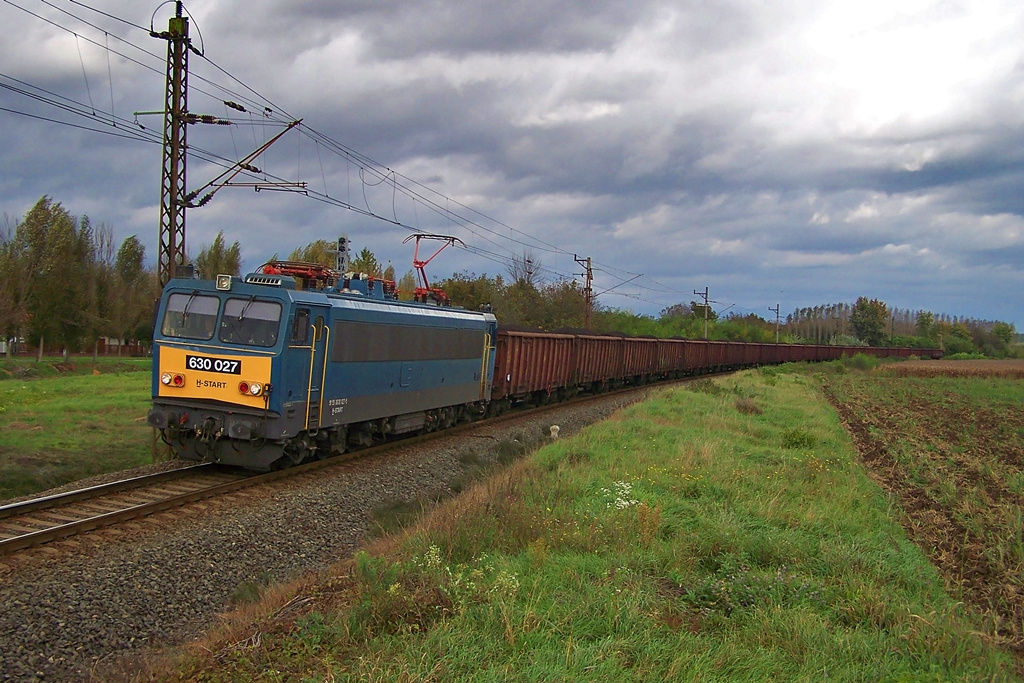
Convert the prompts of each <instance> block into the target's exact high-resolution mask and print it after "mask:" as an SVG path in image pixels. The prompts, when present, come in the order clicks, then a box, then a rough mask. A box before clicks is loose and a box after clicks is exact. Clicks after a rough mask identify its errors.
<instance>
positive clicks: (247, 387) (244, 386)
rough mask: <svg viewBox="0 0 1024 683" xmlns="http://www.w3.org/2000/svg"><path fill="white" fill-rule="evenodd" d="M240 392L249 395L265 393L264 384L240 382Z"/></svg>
mask: <svg viewBox="0 0 1024 683" xmlns="http://www.w3.org/2000/svg"><path fill="white" fill-rule="evenodd" d="M238 393H240V394H246V395H247V396H259V395H260V394H262V393H263V385H262V384H260V383H259V382H239V383H238Z"/></svg>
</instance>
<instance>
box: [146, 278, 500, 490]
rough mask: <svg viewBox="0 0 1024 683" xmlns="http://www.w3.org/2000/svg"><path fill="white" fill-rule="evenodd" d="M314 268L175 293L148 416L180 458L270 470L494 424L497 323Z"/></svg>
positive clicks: (165, 316)
mask: <svg viewBox="0 0 1024 683" xmlns="http://www.w3.org/2000/svg"><path fill="white" fill-rule="evenodd" d="M310 267H313V266H311V264H288V263H286V262H282V263H277V264H276V267H275V266H274V265H272V266H271V267H264V268H262V269H261V270H262V271H263V272H260V273H254V274H250V275H247V276H246V277H244V278H239V277H232V276H227V275H221V276H218V277H217V279H216V281H205V280H194V279H174V280H171V281H170V282H169V283H168V284H167V286H166V287H165V288H164V291H163V295H162V297H161V299H160V304H159V308H158V311H157V324H156V329H155V333H154V345H153V369H154V372H153V408H152V409H151V410H150V411H149V414H148V418H147V419H148V423H149V424H150V425H151V426H153V427H155V428H157V429H159V430H160V431H161V433H162V435H163V438H164V440H165V441H166V442H167V443H168V444H169V445H170V447H171V449H172V451H173V452H174V454H175V455H176V456H177V457H179V458H182V459H186V460H200V461H204V460H210V461H216V462H221V463H225V464H231V465H239V466H243V467H246V468H249V469H255V470H269V469H272V468H275V467H279V466H286V465H288V464H298V463H301V462H303V461H306V460H311V459H316V458H320V457H326V456H328V455H337V454H340V453H344V452H346V451H347V450H349V449H350V448H354V447H361V446H367V445H370V444H371V443H373V442H374V441H375V440H380V439H383V438H385V437H387V436H389V435H392V434H402V433H409V432H420V431H431V430H433V429H438V428H444V427H449V426H452V425H454V424H456V423H457V422H461V421H468V420H472V419H476V418H479V417H481V416H483V415H484V413H485V411H486V408H487V403H488V400H489V398H490V395H491V384H492V380H493V368H494V354H495V339H496V333H497V322H496V320H495V318H494V316H493V315H491V314H490V313H483V312H474V311H467V310H462V309H457V308H448V307H439V306H436V305H430V304H426V303H418V302H405V301H399V300H398V299H397V297H396V294H395V290H394V283H392V282H389V281H385V280H380V279H376V278H372V277H367V276H365V275H359V274H348V275H345V276H342V275H340V274H339V273H336V272H334V271H330V270H329V269H322V270H321V271H319V272H312V271H310V270H309V268H310ZM288 273H291V275H289V274H288ZM297 282H298V283H299V285H301V286H297Z"/></svg>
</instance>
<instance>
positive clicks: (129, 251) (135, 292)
mask: <svg viewBox="0 0 1024 683" xmlns="http://www.w3.org/2000/svg"><path fill="white" fill-rule="evenodd" d="M145 262H146V247H145V246H144V245H143V244H142V242H141V241H139V238H138V237H137V236H135V235H132V236H130V237H127V238H125V240H124V241H123V242H121V247H120V248H119V249H118V250H117V257H116V258H115V259H114V273H115V279H116V281H117V288H116V291H117V295H116V299H117V306H116V310H117V314H116V321H117V324H116V326H115V329H116V330H117V332H116V334H117V336H118V337H119V338H120V339H121V340H123V341H131V340H133V339H139V335H138V334H137V331H138V328H139V325H140V324H142V323H143V322H146V320H147V318H148V317H149V316H150V314H151V313H152V300H153V299H154V298H155V295H156V292H154V291H152V290H153V288H152V278H151V275H150V273H147V272H146V270H145ZM117 353H118V355H120V353H121V347H120V345H119V346H118V349H117Z"/></svg>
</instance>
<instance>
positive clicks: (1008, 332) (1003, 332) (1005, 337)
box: [992, 323, 1017, 346]
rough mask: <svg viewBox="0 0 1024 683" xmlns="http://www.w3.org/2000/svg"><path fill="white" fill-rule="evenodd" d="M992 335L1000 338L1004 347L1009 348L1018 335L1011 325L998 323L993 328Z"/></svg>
mask: <svg viewBox="0 0 1024 683" xmlns="http://www.w3.org/2000/svg"><path fill="white" fill-rule="evenodd" d="M992 334H994V335H995V336H996V337H998V338H999V340H1000V341H1002V342H1003V344H1004V345H1006V346H1009V345H1010V344H1011V343H1013V338H1014V337H1015V336H1016V335H1017V330H1016V329H1014V326H1013V324H1011V323H996V324H995V325H993V326H992Z"/></svg>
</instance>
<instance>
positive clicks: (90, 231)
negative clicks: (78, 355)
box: [0, 197, 159, 357]
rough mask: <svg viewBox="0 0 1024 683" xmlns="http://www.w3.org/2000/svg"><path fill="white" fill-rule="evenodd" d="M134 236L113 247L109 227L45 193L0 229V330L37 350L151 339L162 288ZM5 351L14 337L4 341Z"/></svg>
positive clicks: (40, 351)
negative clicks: (107, 340)
mask: <svg viewBox="0 0 1024 683" xmlns="http://www.w3.org/2000/svg"><path fill="white" fill-rule="evenodd" d="M144 263H145V247H143V246H142V243H141V242H140V241H139V239H138V238H137V237H136V236H134V235H133V236H131V237H129V238H127V239H125V240H124V241H123V242H122V243H121V245H120V246H119V247H117V248H116V249H115V245H114V240H113V231H112V230H111V228H110V227H108V226H106V225H103V224H101V225H99V226H96V227H94V226H93V225H92V222H91V221H90V220H89V217H88V216H82V217H81V218H77V217H75V216H73V215H71V213H70V212H69V211H68V210H67V209H65V208H64V206H62V205H61V204H60V203H59V202H54V201H53V200H52V199H51V198H50V197H43V198H42V199H40V200H39V201H38V202H36V204H35V206H33V207H32V209H31V210H29V212H28V213H27V214H26V215H25V217H24V218H23V219H22V220H21V221H18V222H17V223H15V224H13V225H12V224H11V223H10V220H9V219H8V220H6V221H5V225H4V226H3V228H2V229H0V283H2V286H0V332H2V333H3V335H4V337H3V338H4V339H8V340H19V339H25V340H27V341H28V343H29V344H31V345H33V346H36V347H37V348H38V349H39V355H40V357H41V356H42V349H43V347H44V346H45V345H47V344H50V345H53V346H59V347H62V348H64V349H65V350H71V351H79V350H82V349H84V348H88V347H89V346H92V348H93V350H94V351H95V349H96V347H97V345H98V342H99V339H100V338H101V337H112V338H118V339H121V340H126V341H127V340H138V339H142V338H146V339H151V338H152V326H151V318H152V314H153V300H154V298H155V297H156V296H157V293H158V292H159V289H158V288H157V286H156V278H155V276H154V275H153V273H152V272H150V271H148V270H146V269H145V266H144ZM7 351H8V353H10V351H11V344H8V345H7Z"/></svg>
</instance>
